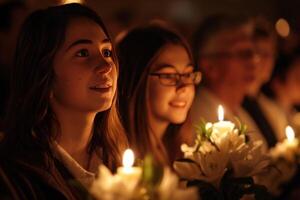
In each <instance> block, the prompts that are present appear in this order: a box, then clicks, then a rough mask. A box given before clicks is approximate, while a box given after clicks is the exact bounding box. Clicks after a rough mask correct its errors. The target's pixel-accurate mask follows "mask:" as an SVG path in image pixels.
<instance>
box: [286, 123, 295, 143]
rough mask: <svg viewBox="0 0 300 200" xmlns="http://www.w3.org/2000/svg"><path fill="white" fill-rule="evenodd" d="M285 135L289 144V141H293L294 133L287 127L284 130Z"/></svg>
mask: <svg viewBox="0 0 300 200" xmlns="http://www.w3.org/2000/svg"><path fill="white" fill-rule="evenodd" d="M285 134H286V137H287V140H288V141H289V142H291V141H293V140H294V139H295V132H294V130H293V128H292V127H290V126H287V127H286V128H285Z"/></svg>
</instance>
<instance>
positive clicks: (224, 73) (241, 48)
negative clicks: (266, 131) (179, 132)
mask: <svg viewBox="0 0 300 200" xmlns="http://www.w3.org/2000/svg"><path fill="white" fill-rule="evenodd" d="M252 33H253V25H252V23H251V20H250V19H249V18H247V17H242V16H229V15H215V16H211V17H208V18H207V19H205V20H204V21H203V22H202V24H201V25H200V26H199V27H198V30H197V31H196V32H195V34H194V40H193V52H194V57H195V59H196V62H197V65H198V66H199V68H200V70H201V71H202V72H203V77H204V80H203V86H201V87H199V88H198V89H197V91H196V97H195V100H194V103H193V105H192V109H191V119H192V120H191V121H192V123H193V124H197V123H199V122H200V120H201V119H204V120H206V121H211V122H215V121H218V116H217V108H218V106H219V105H222V106H223V107H224V108H225V119H226V120H230V121H234V122H236V120H235V117H238V118H239V120H240V121H241V122H242V123H244V124H247V126H248V132H249V137H250V139H251V140H253V141H256V140H261V141H263V149H266V142H265V141H264V138H263V136H262V134H261V133H260V132H259V129H258V128H257V126H256V124H255V122H254V121H253V120H252V119H251V117H250V116H249V115H248V114H247V112H245V110H244V109H242V107H241V104H242V101H243V99H244V97H245V95H246V94H247V91H248V90H249V87H250V85H251V84H252V83H253V81H254V80H255V76H256V74H257V70H258V63H259V60H260V57H259V54H258V53H257V51H256V49H255V46H254V43H253V40H252Z"/></svg>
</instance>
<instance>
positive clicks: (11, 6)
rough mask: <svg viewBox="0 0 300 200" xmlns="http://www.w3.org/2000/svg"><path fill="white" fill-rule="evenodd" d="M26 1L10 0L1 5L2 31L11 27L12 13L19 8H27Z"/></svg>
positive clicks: (0, 28) (0, 29)
mask: <svg viewBox="0 0 300 200" xmlns="http://www.w3.org/2000/svg"><path fill="white" fill-rule="evenodd" d="M26 8H27V7H26V5H25V3H24V1H17V0H14V1H9V2H6V3H3V4H1V5H0V31H6V30H8V29H10V27H11V24H12V23H13V22H12V13H13V11H14V10H17V9H26Z"/></svg>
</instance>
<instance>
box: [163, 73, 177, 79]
mask: <svg viewBox="0 0 300 200" xmlns="http://www.w3.org/2000/svg"><path fill="white" fill-rule="evenodd" d="M162 78H165V79H174V78H176V74H162Z"/></svg>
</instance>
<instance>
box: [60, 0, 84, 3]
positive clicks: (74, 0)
mask: <svg viewBox="0 0 300 200" xmlns="http://www.w3.org/2000/svg"><path fill="white" fill-rule="evenodd" d="M83 1H84V0H63V1H62V4H68V3H81V4H82V3H83Z"/></svg>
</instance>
